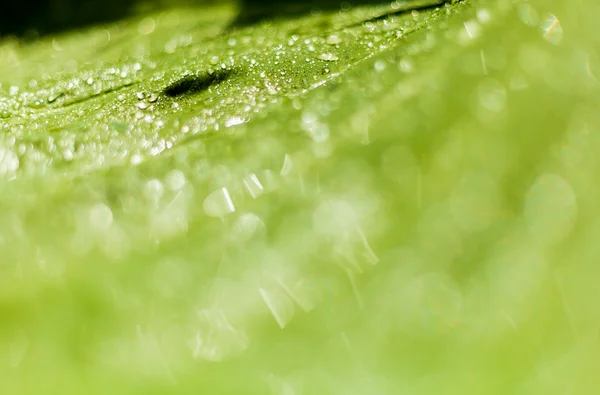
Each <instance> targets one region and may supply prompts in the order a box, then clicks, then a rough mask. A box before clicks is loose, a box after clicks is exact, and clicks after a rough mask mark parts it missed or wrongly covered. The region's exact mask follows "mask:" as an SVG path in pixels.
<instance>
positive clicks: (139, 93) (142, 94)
mask: <svg viewBox="0 0 600 395" xmlns="http://www.w3.org/2000/svg"><path fill="white" fill-rule="evenodd" d="M135 96H136V97H137V98H138V100H144V98H145V97H146V94H145V93H144V92H137V93H136V94H135Z"/></svg>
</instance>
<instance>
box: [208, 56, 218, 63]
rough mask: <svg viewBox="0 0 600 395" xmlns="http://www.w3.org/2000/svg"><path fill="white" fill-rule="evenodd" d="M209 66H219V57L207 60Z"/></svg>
mask: <svg viewBox="0 0 600 395" xmlns="http://www.w3.org/2000/svg"><path fill="white" fill-rule="evenodd" d="M209 62H210V64H212V65H217V64H219V57H218V56H211V57H210V59H209Z"/></svg>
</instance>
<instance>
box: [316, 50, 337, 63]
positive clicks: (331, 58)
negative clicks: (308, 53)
mask: <svg viewBox="0 0 600 395" xmlns="http://www.w3.org/2000/svg"><path fill="white" fill-rule="evenodd" d="M317 59H319V60H324V61H326V62H335V61H336V60H340V58H339V57H338V56H337V55H335V54H332V53H331V52H325V53H322V54H320V55H319V56H317Z"/></svg>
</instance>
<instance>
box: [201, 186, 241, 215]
mask: <svg viewBox="0 0 600 395" xmlns="http://www.w3.org/2000/svg"><path fill="white" fill-rule="evenodd" d="M202 208H203V209H204V213H206V215H208V216H209V217H215V218H220V217H224V216H226V215H227V214H231V213H233V212H234V211H235V206H234V205H233V201H232V200H231V196H230V195H229V191H228V190H227V188H221V189H217V190H216V191H214V192H212V193H211V194H210V195H208V196H207V197H206V199H204V203H203V204H202Z"/></svg>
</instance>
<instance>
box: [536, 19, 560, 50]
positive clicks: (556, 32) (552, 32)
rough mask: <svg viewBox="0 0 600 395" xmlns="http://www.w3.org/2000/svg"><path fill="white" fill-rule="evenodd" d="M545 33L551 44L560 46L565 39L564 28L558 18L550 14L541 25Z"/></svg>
mask: <svg viewBox="0 0 600 395" xmlns="http://www.w3.org/2000/svg"><path fill="white" fill-rule="evenodd" d="M541 28H542V30H543V31H544V38H545V39H546V41H548V42H549V43H552V44H554V45H559V44H560V43H561V42H562V39H563V28H562V25H561V24H560V21H559V20H558V18H557V17H555V16H554V15H552V14H550V15H548V17H547V18H546V20H545V21H544V22H542V25H541Z"/></svg>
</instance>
